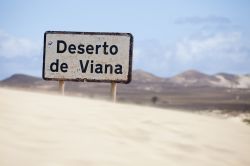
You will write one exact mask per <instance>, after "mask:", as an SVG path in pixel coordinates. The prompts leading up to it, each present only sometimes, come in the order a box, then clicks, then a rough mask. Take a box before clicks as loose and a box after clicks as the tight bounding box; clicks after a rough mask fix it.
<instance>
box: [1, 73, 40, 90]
mask: <svg viewBox="0 0 250 166" xmlns="http://www.w3.org/2000/svg"><path fill="white" fill-rule="evenodd" d="M37 81H41V79H40V78H38V77H34V76H29V75H25V74H14V75H12V76H10V77H9V78H6V79H4V80H2V81H1V85H8V86H21V87H29V86H33V85H34V84H35V82H37Z"/></svg>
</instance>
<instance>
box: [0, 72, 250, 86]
mask: <svg viewBox="0 0 250 166" xmlns="http://www.w3.org/2000/svg"><path fill="white" fill-rule="evenodd" d="M0 84H1V85H2V86H15V87H37V88H42V89H43V88H46V89H49V88H50V86H51V88H52V87H53V88H55V87H56V86H57V85H56V84H57V83H56V82H55V81H44V80H42V79H41V78H38V77H34V76H29V75H24V74H14V75H12V76H11V77H9V78H6V79H4V80H2V81H0ZM67 84H70V85H71V84H72V86H73V85H74V86H75V87H74V88H72V89H77V87H82V86H84V87H93V86H94V87H95V86H99V85H106V84H102V83H101V84H100V83H98V84H91V85H90V83H85V84H84V85H77V83H76V82H72V83H67ZM127 86H131V87H133V88H136V89H155V90H162V89H163V88H166V87H173V86H174V87H224V88H250V75H233V74H228V73H218V74H215V75H208V74H204V73H201V72H199V71H196V70H188V71H185V72H183V73H180V74H178V75H176V76H173V77H170V78H163V77H158V76H155V75H153V74H151V73H149V72H145V71H143V70H134V71H133V74H132V82H131V84H128V85H127Z"/></svg>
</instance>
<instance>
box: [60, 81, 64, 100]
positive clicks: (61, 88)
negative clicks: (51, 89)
mask: <svg viewBox="0 0 250 166" xmlns="http://www.w3.org/2000/svg"><path fill="white" fill-rule="evenodd" d="M64 86H65V83H64V81H63V80H60V81H59V91H60V93H61V94H62V95H63V96H64Z"/></svg>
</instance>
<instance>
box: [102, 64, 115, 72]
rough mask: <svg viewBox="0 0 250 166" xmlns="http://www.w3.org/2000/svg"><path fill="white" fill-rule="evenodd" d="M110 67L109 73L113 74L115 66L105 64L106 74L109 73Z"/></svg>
mask: <svg viewBox="0 0 250 166" xmlns="http://www.w3.org/2000/svg"><path fill="white" fill-rule="evenodd" d="M108 68H109V73H110V74H112V73H113V66H112V65H111V64H105V71H104V73H105V74H107V73H108Z"/></svg>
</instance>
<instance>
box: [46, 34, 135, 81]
mask: <svg viewBox="0 0 250 166" xmlns="http://www.w3.org/2000/svg"><path fill="white" fill-rule="evenodd" d="M132 54H133V36H132V35H131V34H130V33H102V32H61V31H47V32H45V34H44V55H43V79H45V80H70V81H85V80H86V81H97V82H122V83H129V82H130V81H131V72H132Z"/></svg>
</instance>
